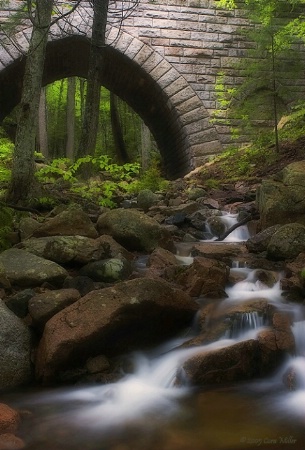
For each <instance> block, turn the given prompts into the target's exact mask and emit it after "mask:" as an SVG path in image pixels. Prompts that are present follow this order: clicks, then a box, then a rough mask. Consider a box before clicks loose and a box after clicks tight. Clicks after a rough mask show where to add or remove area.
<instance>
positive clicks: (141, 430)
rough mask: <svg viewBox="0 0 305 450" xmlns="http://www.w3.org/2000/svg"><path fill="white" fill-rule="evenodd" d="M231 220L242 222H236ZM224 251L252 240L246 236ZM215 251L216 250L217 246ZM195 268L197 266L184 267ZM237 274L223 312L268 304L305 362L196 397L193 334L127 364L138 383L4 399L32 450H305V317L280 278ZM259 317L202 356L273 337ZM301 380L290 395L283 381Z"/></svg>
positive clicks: (291, 360) (240, 270)
mask: <svg viewBox="0 0 305 450" xmlns="http://www.w3.org/2000/svg"><path fill="white" fill-rule="evenodd" d="M225 220H230V221H231V220H233V221H234V220H236V219H235V217H234V216H230V217H225ZM240 228H241V229H237V230H235V231H234V232H233V233H232V235H230V236H228V238H226V241H228V242H232V241H240V240H245V239H247V231H246V229H245V227H240ZM215 245H217V244H215ZM179 259H180V261H181V263H184V264H189V263H190V262H191V260H192V258H191V257H189V256H185V257H181V256H180V257H179ZM231 271H232V272H233V271H235V272H236V274H238V275H240V278H242V280H241V281H239V282H237V283H236V284H235V285H234V286H230V287H228V288H227V289H226V292H227V295H228V297H227V298H225V299H224V300H222V301H221V304H220V306H219V307H223V308H225V307H226V306H227V305H230V304H233V303H236V302H241V301H245V300H248V299H251V298H258V297H259V298H265V299H267V300H268V302H270V303H272V304H274V305H276V307H277V308H278V309H279V310H289V311H290V312H291V314H293V317H295V321H294V324H293V327H292V329H293V333H294V336H295V340H296V348H297V352H296V355H295V356H294V357H287V360H286V361H285V362H284V364H283V366H282V367H281V368H280V369H279V370H278V372H277V373H276V374H273V375H272V376H271V377H269V378H264V379H260V380H255V381H252V382H247V383H237V384H234V385H232V386H225V387H215V388H208V389H202V390H198V389H194V388H192V387H191V386H189V385H188V383H187V380H185V383H184V384H183V385H182V386H177V384H176V383H175V381H176V373H177V370H178V369H179V368H180V367H181V365H182V364H183V362H184V361H185V360H186V359H188V358H189V357H190V356H191V355H192V354H195V353H198V347H197V348H181V344H182V343H183V342H185V341H186V340H189V339H190V338H191V337H193V336H195V335H196V328H197V327H196V318H195V320H194V326H193V328H191V329H189V330H184V332H183V333H181V336H177V337H176V338H175V339H172V340H171V341H169V342H166V343H164V344H163V345H162V346H159V347H157V348H155V349H153V350H151V351H149V352H145V353H141V352H138V353H134V354H132V355H128V358H129V360H130V364H131V366H132V367H133V371H132V373H126V374H124V375H123V377H122V379H121V380H120V381H119V382H116V383H113V384H107V385H91V386H87V385H81V386H76V387H69V388H67V387H65V388H55V389H49V390H46V389H41V388H37V389H28V390H27V391H26V390H24V389H23V390H20V391H14V392H12V393H9V392H8V393H5V394H3V395H2V399H1V401H2V402H5V403H7V404H9V405H11V406H12V407H14V408H17V409H20V410H22V411H23V419H22V425H21V430H20V433H19V434H20V435H21V437H22V438H23V439H24V441H25V442H26V449H27V450H152V449H154V450H233V449H234V450H246V449H248V450H251V449H254V448H261V449H268V450H269V449H270V450H273V449H274V450H277V449H282V450H286V449H292V450H301V449H304V448H305V433H304V424H305V309H304V307H303V306H300V305H296V304H289V303H287V302H284V301H283V300H282V296H281V289H280V278H281V274H280V273H279V274H277V275H278V282H277V283H276V284H275V285H274V286H273V287H272V288H266V286H265V285H262V284H261V283H259V282H258V281H255V277H254V275H255V270H253V269H248V268H246V267H239V263H238V261H236V262H234V264H233V267H232V268H231ZM265 326H266V324H265V323H264V320H263V318H262V317H259V316H258V314H256V313H248V314H244V315H243V317H242V318H241V320H240V321H238V323H236V324H235V326H234V327H233V329H232V330H231V333H230V334H229V335H228V334H226V335H224V336H223V337H222V338H221V339H219V340H218V341H217V342H214V343H212V344H209V345H208V346H203V347H202V350H206V349H209V348H222V347H225V346H227V345H231V344H232V343H234V342H238V341H241V340H244V339H246V338H247V339H249V336H251V337H255V335H256V334H257V332H258V331H259V330H261V329H262V328H263V327H265ZM291 367H292V368H293V370H294V371H295V373H296V379H297V386H296V388H295V390H293V391H288V390H287V388H286V387H285V386H284V384H283V381H282V378H283V375H284V374H285V373H286V372H287V370H288V369H290V368H291Z"/></svg>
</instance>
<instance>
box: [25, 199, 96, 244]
mask: <svg viewBox="0 0 305 450" xmlns="http://www.w3.org/2000/svg"><path fill="white" fill-rule="evenodd" d="M56 235H59V236H73V235H79V236H86V237H89V238H93V239H94V238H97V237H98V234H97V231H96V229H95V227H94V225H93V223H92V221H91V219H90V217H89V216H88V215H87V214H86V213H85V212H84V211H83V210H82V209H80V208H78V207H77V208H76V207H75V208H69V209H67V210H65V211H62V212H61V213H59V214H57V215H56V216H55V217H52V218H51V219H47V220H46V221H45V222H44V223H43V224H42V225H40V227H38V228H37V229H36V230H34V232H33V236H34V237H43V236H56Z"/></svg>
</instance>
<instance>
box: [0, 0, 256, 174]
mask: <svg viewBox="0 0 305 450" xmlns="http://www.w3.org/2000/svg"><path fill="white" fill-rule="evenodd" d="M131 1H132V0H129V1H123V2H121V1H115V2H112V1H111V3H110V11H109V24H108V29H107V47H106V49H105V50H104V51H105V58H106V59H105V60H106V62H105V64H104V67H102V68H101V73H102V80H103V85H104V86H105V87H107V88H108V89H109V90H111V91H112V92H114V93H115V94H116V95H118V96H119V97H121V98H122V99H123V100H125V101H126V102H127V103H128V104H129V105H130V106H131V107H132V108H133V109H134V110H135V112H136V113H138V114H139V115H140V117H141V118H142V119H143V120H144V122H145V123H146V125H147V126H148V127H149V129H150V131H151V132H152V134H153V136H154V138H155V140H156V143H157V145H158V148H159V150H160V152H161V155H162V158H163V161H164V166H165V168H166V170H167V174H168V176H169V177H170V178H176V177H178V176H182V175H184V174H185V173H187V172H188V171H190V170H192V169H193V168H195V167H197V166H199V165H201V164H202V163H203V162H205V161H206V160H207V158H208V157H209V155H212V154H215V153H219V152H221V151H222V149H223V147H224V146H225V145H227V144H228V143H229V142H230V137H229V133H228V129H227V127H225V126H223V127H220V126H216V125H213V124H212V122H211V115H212V114H213V111H215V109H216V95H215V81H216V75H217V73H218V72H219V71H220V70H221V69H223V68H225V67H228V65H229V64H230V61H231V60H232V58H236V57H238V56H240V55H242V54H243V52H244V50H245V49H246V48H247V46H248V43H247V42H246V41H245V40H244V39H242V38H241V36H240V35H239V33H238V29H239V28H240V27H241V26H243V27H244V26H248V25H247V20H246V19H245V18H244V17H242V14H241V13H240V12H239V11H237V10H236V11H224V10H221V9H219V8H217V0H162V1H160V0H140V2H139V4H138V5H136V7H135V8H134V10H133V11H132V12H131V13H130V14H126V17H125V19H124V21H123V23H122V24H121V26H120V25H119V19H120V17H121V15H122V11H126V10H127V9H128V8H129V7H130V6H131V5H132V4H131V3H130V2H131ZM18 3H19V2H18V0H12V1H10V2H9V6H6V7H5V6H2V8H1V10H0V24H1V23H3V22H5V21H6V20H7V18H9V17H10V15H11V14H12V13H13V12H14V10H15V9H16V7H17V6H18ZM63 5H64V3H63ZM91 23H92V9H91V7H90V5H89V3H87V2H86V1H82V3H81V4H80V7H79V8H78V9H77V10H76V11H75V12H74V13H73V14H71V16H69V20H68V21H67V22H63V21H62V22H58V23H57V24H56V25H54V26H53V27H52V29H51V33H50V38H49V43H48V46H47V55H46V62H45V72H44V81H43V83H44V84H48V83H51V82H53V81H55V80H57V79H61V78H64V77H69V76H82V77H86V74H87V69H88V57H89V46H90V36H91ZM0 31H1V30H0ZM30 33H31V29H30V27H29V26H26V25H24V26H20V27H19V29H18V32H16V34H15V36H14V38H13V41H9V40H8V39H6V37H5V36H1V35H0V121H1V120H3V118H4V117H5V116H6V115H8V114H9V113H10V111H11V110H12V109H13V108H14V107H15V106H16V105H17V104H18V103H19V101H20V95H21V87H22V76H23V70H24V61H25V52H26V49H27V47H28V42H29V38H30ZM233 82H234V80H233Z"/></svg>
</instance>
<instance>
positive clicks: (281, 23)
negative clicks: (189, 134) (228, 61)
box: [212, 0, 305, 151]
mask: <svg viewBox="0 0 305 450" xmlns="http://www.w3.org/2000/svg"><path fill="white" fill-rule="evenodd" d="M301 3H304V1H303V0H302V1H297V0H244V2H243V3H242V8H243V9H245V11H246V13H247V17H249V18H250V21H251V22H250V23H252V26H250V27H249V28H248V29H246V30H243V31H241V32H243V33H244V34H245V36H246V38H247V39H248V40H249V41H250V42H252V43H253V44H254V45H253V46H251V48H249V49H248V51H247V52H246V54H245V55H243V58H242V59H240V60H239V61H237V62H236V59H232V65H231V67H230V69H229V70H225V71H222V72H220V73H219V74H218V77H217V81H216V86H215V90H216V94H217V102H218V105H219V109H218V110H217V111H215V113H214V117H213V119H212V121H213V122H214V123H217V124H223V125H228V126H230V127H231V132H232V137H234V138H235V139H236V137H238V134H239V133H238V132H237V133H236V131H237V130H240V131H242V132H243V134H245V135H247V136H249V137H251V135H252V136H256V135H257V133H258V132H259V133H260V132H261V131H262V130H263V128H266V127H269V128H270V126H271V127H273V129H274V142H275V147H276V150H277V151H278V149H279V145H278V139H279V134H278V129H277V122H278V118H279V117H281V115H282V114H284V113H287V111H289V108H290V107H291V104H292V103H293V102H295V101H296V100H297V98H296V91H295V89H294V87H293V86H292V85H293V84H294V83H293V82H291V81H292V80H294V79H298V78H301V77H302V71H303V64H302V63H301V61H302V58H300V54H299V53H298V51H297V50H295V49H294V48H293V44H295V43H296V42H297V40H298V38H300V37H301V36H302V35H303V36H305V34H303V31H305V27H304V26H303V25H301V23H302V21H301V20H300V18H299V19H298V20H293V16H290V12H291V8H292V6H298V5H300V4H301ZM217 5H218V6H219V7H222V8H229V9H233V8H236V7H239V6H241V3H240V2H235V1H233V0H220V1H219V2H217ZM296 30H297V31H296ZM236 77H237V78H236ZM236 79H238V80H239V81H238V84H237V85H236ZM232 83H235V85H232ZM236 124H237V126H236Z"/></svg>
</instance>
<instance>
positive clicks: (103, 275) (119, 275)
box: [79, 257, 133, 283]
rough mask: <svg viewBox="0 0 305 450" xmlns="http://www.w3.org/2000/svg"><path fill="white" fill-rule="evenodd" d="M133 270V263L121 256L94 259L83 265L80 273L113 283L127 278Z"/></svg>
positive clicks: (94, 279) (95, 279)
mask: <svg viewBox="0 0 305 450" xmlns="http://www.w3.org/2000/svg"><path fill="white" fill-rule="evenodd" d="M132 270H133V265H132V263H131V262H130V261H128V260H127V259H125V258H123V257H121V258H109V259H105V260H101V261H94V262H92V263H89V264H87V265H85V266H84V267H82V268H81V270H80V271H79V273H80V275H82V276H87V277H89V278H91V279H92V280H93V281H103V282H105V283H113V282H115V281H123V280H126V279H127V278H128V277H129V276H130V275H131V273H132Z"/></svg>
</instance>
